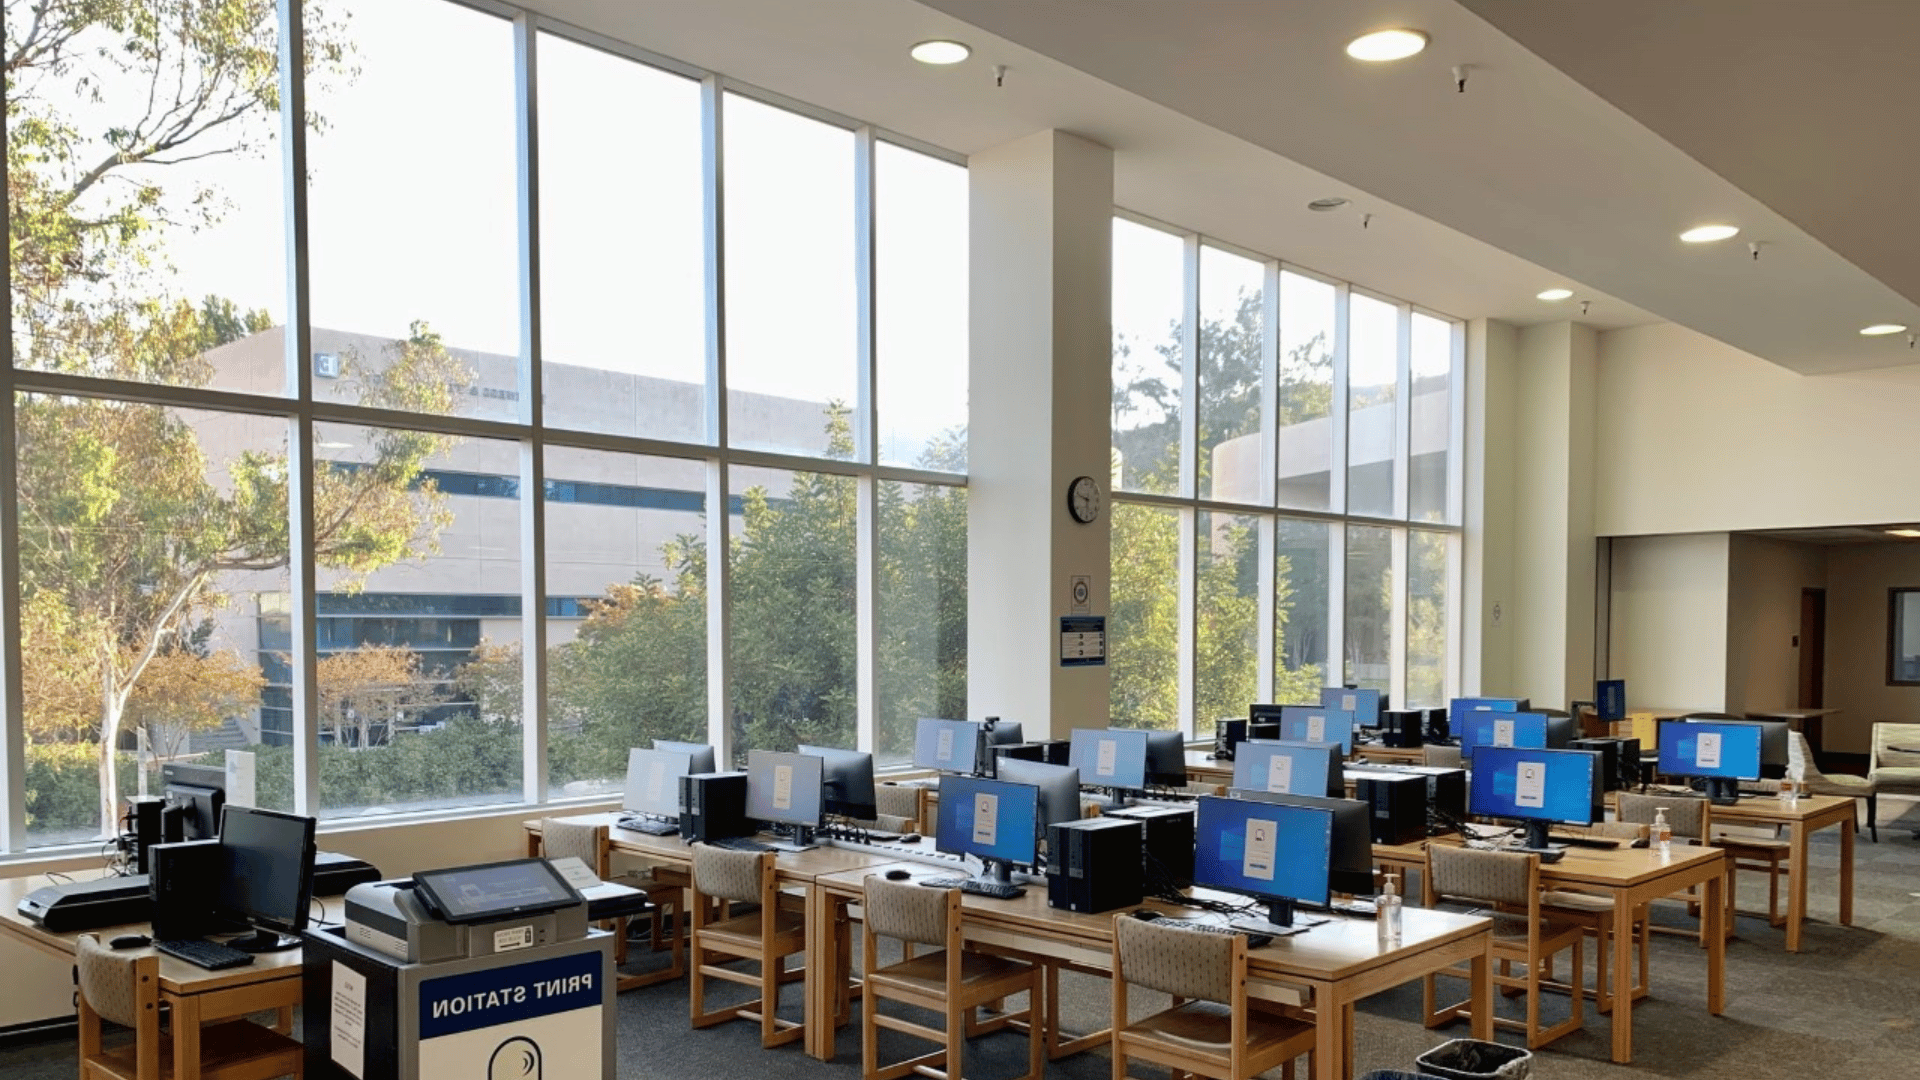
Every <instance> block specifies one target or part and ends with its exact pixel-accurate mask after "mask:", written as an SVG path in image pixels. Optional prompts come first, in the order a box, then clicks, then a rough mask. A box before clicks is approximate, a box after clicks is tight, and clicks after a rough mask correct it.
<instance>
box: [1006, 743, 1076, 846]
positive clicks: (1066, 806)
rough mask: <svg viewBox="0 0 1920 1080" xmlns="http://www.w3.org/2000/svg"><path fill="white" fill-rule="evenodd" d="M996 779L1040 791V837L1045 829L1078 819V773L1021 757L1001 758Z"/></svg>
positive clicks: (1068, 766)
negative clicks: (1025, 785) (1026, 785)
mask: <svg viewBox="0 0 1920 1080" xmlns="http://www.w3.org/2000/svg"><path fill="white" fill-rule="evenodd" d="M999 779H1001V780H1005V781H1008V782H1009V783H1014V784H1028V785H1031V786H1033V787H1036V788H1039V789H1040V826H1039V828H1040V836H1041V837H1042V838H1043V839H1044V838H1045V837H1046V835H1047V826H1049V825H1052V824H1054V823H1055V822H1058V821H1074V820H1077V819H1078V818H1079V817H1080V770H1079V769H1076V768H1074V767H1073V766H1071V765H1049V764H1047V763H1046V762H1044V761H1028V760H1026V759H1024V758H1001V759H1000V775H999Z"/></svg>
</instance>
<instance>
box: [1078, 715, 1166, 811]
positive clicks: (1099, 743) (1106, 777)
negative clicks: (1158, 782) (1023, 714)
mask: <svg viewBox="0 0 1920 1080" xmlns="http://www.w3.org/2000/svg"><path fill="white" fill-rule="evenodd" d="M1067 764H1069V765H1072V766H1073V767H1074V768H1076V769H1079V770H1080V783H1081V784H1082V785H1085V786H1087V787H1103V788H1111V789H1112V790H1113V796H1114V798H1113V802H1114V805H1116V806H1124V805H1125V804H1126V794H1125V793H1126V792H1129V791H1142V790H1144V789H1145V788H1146V786H1147V733H1146V732H1145V731H1141V730H1138V729H1135V728H1107V729H1106V730H1104V731H1103V730H1099V729H1095V728H1075V729H1074V730H1073V741H1072V742H1071V743H1070V744H1068V747H1067Z"/></svg>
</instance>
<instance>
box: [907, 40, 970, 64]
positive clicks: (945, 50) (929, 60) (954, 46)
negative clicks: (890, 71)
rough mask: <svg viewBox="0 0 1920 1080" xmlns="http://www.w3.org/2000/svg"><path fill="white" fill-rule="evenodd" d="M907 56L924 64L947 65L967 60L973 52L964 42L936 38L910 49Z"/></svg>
mask: <svg viewBox="0 0 1920 1080" xmlns="http://www.w3.org/2000/svg"><path fill="white" fill-rule="evenodd" d="M907 55H908V56H911V57H913V58H914V59H915V60H918V61H920V62H921V63H923V64H938V65H946V64H957V63H959V62H960V61H962V60H965V59H966V58H967V57H969V56H972V55H973V50H972V49H971V48H969V47H968V46H967V45H966V44H964V43H963V42H958V41H948V40H946V39H944V38H935V39H934V40H932V41H922V42H920V43H919V44H918V45H915V46H914V47H913V48H911V49H908V50H907Z"/></svg>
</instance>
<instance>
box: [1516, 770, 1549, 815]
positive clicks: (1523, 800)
mask: <svg viewBox="0 0 1920 1080" xmlns="http://www.w3.org/2000/svg"><path fill="white" fill-rule="evenodd" d="M1513 805H1515V806H1526V807H1531V808H1532V809H1535V810H1539V809H1542V808H1544V807H1545V806H1546V805H1547V763H1546V762H1544V761H1522V762H1520V763H1519V765H1518V766H1517V767H1516V768H1515V769H1514V778H1513Z"/></svg>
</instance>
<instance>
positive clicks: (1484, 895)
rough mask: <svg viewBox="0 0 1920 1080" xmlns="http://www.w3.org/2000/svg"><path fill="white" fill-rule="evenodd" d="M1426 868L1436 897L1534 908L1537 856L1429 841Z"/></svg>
mask: <svg viewBox="0 0 1920 1080" xmlns="http://www.w3.org/2000/svg"><path fill="white" fill-rule="evenodd" d="M1427 869H1428V872H1429V873H1430V874H1432V875H1433V892H1434V895H1435V896H1437V897H1453V898H1455V899H1460V900H1478V901H1482V902H1485V903H1490V904H1503V905H1506V906H1508V907H1516V908H1534V907H1537V906H1538V904H1539V901H1540V857H1539V856H1538V855H1529V854H1527V853H1525V852H1520V851H1485V850H1481V849H1479V848H1464V847H1455V846H1453V845H1452V844H1430V845H1428V847H1427Z"/></svg>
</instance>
